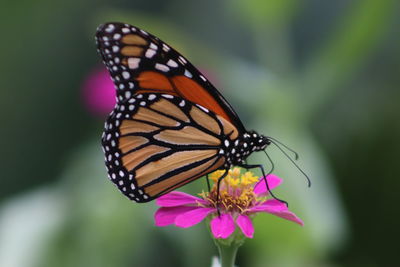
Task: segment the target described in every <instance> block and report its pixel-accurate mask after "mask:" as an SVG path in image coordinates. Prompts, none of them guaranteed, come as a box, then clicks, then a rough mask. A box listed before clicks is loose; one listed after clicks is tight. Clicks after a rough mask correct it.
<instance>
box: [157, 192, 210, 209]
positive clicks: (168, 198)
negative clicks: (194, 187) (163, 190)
mask: <svg viewBox="0 0 400 267" xmlns="http://www.w3.org/2000/svg"><path fill="white" fill-rule="evenodd" d="M197 203H201V204H207V202H206V201H205V200H203V199H201V198H198V197H195V196H192V195H189V194H186V193H183V192H179V191H172V192H170V193H168V194H165V195H163V196H161V197H159V198H157V200H156V204H157V205H158V206H160V207H176V206H182V205H188V204H197Z"/></svg>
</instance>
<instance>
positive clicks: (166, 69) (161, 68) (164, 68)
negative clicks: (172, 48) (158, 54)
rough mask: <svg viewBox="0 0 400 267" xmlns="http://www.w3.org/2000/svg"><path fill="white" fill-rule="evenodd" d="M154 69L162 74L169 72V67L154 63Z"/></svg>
mask: <svg viewBox="0 0 400 267" xmlns="http://www.w3.org/2000/svg"><path fill="white" fill-rule="evenodd" d="M155 68H156V69H158V70H161V71H163V72H167V71H169V67H168V66H166V65H164V64H160V63H156V65H155Z"/></svg>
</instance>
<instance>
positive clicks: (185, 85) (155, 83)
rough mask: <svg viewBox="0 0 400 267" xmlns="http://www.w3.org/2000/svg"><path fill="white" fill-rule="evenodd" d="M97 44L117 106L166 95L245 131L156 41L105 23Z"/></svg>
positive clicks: (195, 74) (192, 71) (214, 93)
mask: <svg viewBox="0 0 400 267" xmlns="http://www.w3.org/2000/svg"><path fill="white" fill-rule="evenodd" d="M96 42H97V46H98V50H99V53H100V54H101V56H102V58H103V61H104V64H105V65H106V66H107V68H108V70H109V72H110V74H111V77H112V79H113V81H114V83H115V85H116V87H117V92H118V101H119V102H122V101H126V100H129V99H130V97H131V95H132V94H140V93H149V92H154V93H168V94H171V95H174V96H179V97H181V98H183V99H186V100H189V101H191V102H193V103H197V104H199V105H201V106H203V107H205V108H207V109H209V110H211V111H213V112H214V113H216V114H218V115H219V116H221V117H223V118H225V119H226V120H228V121H229V122H231V123H232V124H233V125H235V127H236V128H237V129H239V130H240V131H244V126H243V124H242V123H241V121H240V119H239V117H238V116H237V114H236V112H235V111H234V109H233V108H232V107H231V105H230V104H229V103H228V102H227V101H226V100H225V99H224V97H223V96H222V95H221V94H220V93H219V92H218V90H217V89H216V88H215V87H214V86H213V85H212V84H211V83H210V82H209V81H208V80H207V78H205V76H204V75H202V74H201V73H200V71H198V70H197V69H196V68H195V67H194V66H193V65H192V64H191V63H190V62H189V61H188V60H187V59H185V58H184V57H183V56H182V55H180V54H179V53H178V52H177V51H176V50H174V49H173V48H171V47H170V46H169V45H167V44H166V43H164V42H163V41H161V40H160V39H158V38H157V37H155V36H153V35H151V34H149V33H147V32H146V31H144V30H141V29H139V28H136V27H133V26H131V25H129V24H122V23H106V24H103V25H101V26H100V27H99V28H98V30H97V33H96Z"/></svg>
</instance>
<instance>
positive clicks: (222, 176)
mask: <svg viewBox="0 0 400 267" xmlns="http://www.w3.org/2000/svg"><path fill="white" fill-rule="evenodd" d="M228 170H229V169H226V170H225V172H224V173H223V174H222V175H221V177H219V178H218V182H217V203H216V205H217V212H218V216H220V215H221V213H220V211H219V198H220V197H219V189H220V185H221V181H222V180H223V179H224V178H225V177H226V176H227V175H228Z"/></svg>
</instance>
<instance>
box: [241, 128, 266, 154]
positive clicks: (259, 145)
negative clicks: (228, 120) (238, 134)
mask: <svg viewBox="0 0 400 267" xmlns="http://www.w3.org/2000/svg"><path fill="white" fill-rule="evenodd" d="M244 138H245V140H246V141H247V143H249V145H250V150H251V151H261V150H264V149H265V148H266V147H267V146H268V145H270V144H271V140H270V139H269V138H268V137H266V136H264V135H262V134H258V133H257V132H255V131H249V132H247V133H246V134H244Z"/></svg>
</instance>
